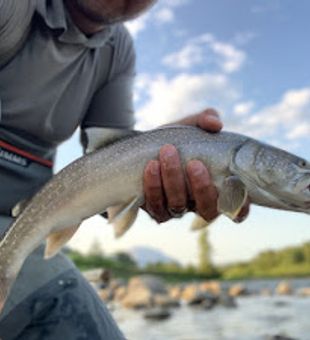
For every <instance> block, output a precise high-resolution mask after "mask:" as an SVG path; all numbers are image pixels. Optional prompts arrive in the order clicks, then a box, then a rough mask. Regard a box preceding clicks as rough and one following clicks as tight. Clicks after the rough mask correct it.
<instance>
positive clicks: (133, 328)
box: [113, 279, 310, 340]
mask: <svg viewBox="0 0 310 340" xmlns="http://www.w3.org/2000/svg"><path fill="white" fill-rule="evenodd" d="M244 283H245V284H246V286H247V287H248V288H249V289H250V290H251V291H260V290H261V289H264V288H269V289H272V290H274V288H275V287H276V285H277V283H278V281H277V280H259V281H255V280H251V281H245V282H244ZM291 284H292V286H293V288H294V289H298V288H300V287H310V279H299V280H298V279H297V280H291ZM236 302H237V308H225V307H221V306H217V307H215V308H214V309H211V310H201V309H199V308H197V307H189V306H186V305H182V306H181V307H180V308H176V309H172V316H171V318H170V319H167V320H165V321H157V322H156V321H148V320H145V319H144V318H143V312H142V311H141V312H139V311H132V310H126V309H123V308H115V309H114V311H113V315H114V318H115V319H116V321H117V323H118V325H119V327H120V328H121V330H122V331H123V332H124V334H125V336H126V338H128V339H130V340H166V339H167V340H222V339H223V340H226V339H227V340H259V339H262V340H263V339H271V338H270V337H271V336H275V335H283V336H287V337H291V338H293V339H300V340H310V297H299V296H297V295H291V296H277V295H272V296H260V295H258V294H253V295H250V296H244V297H239V298H237V299H236Z"/></svg>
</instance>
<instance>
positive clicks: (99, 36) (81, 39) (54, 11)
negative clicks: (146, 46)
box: [37, 0, 114, 48]
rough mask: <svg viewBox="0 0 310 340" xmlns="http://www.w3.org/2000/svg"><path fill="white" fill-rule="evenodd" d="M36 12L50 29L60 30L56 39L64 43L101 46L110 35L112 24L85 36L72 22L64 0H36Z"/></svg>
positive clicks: (112, 28)
mask: <svg viewBox="0 0 310 340" xmlns="http://www.w3.org/2000/svg"><path fill="white" fill-rule="evenodd" d="M37 12H38V13H39V14H40V15H41V17H42V18H43V19H44V21H45V23H46V25H47V26H48V27H49V28H51V29H55V30H56V29H57V30H62V33H61V34H60V35H59V37H58V39H59V40H60V41H62V42H64V43H69V44H77V45H84V46H86V47H89V48H96V47H102V46H103V45H105V43H106V42H107V40H108V39H109V38H110V37H111V35H112V33H113V31H114V26H108V27H106V28H105V29H104V30H102V31H100V32H98V33H95V34H93V35H92V36H91V37H87V36H86V35H85V34H84V33H82V32H81V31H80V30H79V29H78V28H77V27H76V25H75V24H74V23H73V21H72V19H71V17H70V15H69V13H68V12H67V10H66V8H65V5H64V0H37Z"/></svg>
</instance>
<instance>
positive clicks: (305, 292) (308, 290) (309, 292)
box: [297, 287, 310, 297]
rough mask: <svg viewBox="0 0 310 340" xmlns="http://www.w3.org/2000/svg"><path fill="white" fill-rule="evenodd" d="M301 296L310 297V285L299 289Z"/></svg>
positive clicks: (298, 292)
mask: <svg viewBox="0 0 310 340" xmlns="http://www.w3.org/2000/svg"><path fill="white" fill-rule="evenodd" d="M297 294H298V295H299V296H304V297H310V287H304V288H300V289H298V291H297Z"/></svg>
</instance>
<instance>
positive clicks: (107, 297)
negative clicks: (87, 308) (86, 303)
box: [98, 288, 113, 302]
mask: <svg viewBox="0 0 310 340" xmlns="http://www.w3.org/2000/svg"><path fill="white" fill-rule="evenodd" d="M98 294H99V296H100V298H101V300H103V301H104V302H109V301H111V300H112V299H113V292H112V290H111V289H110V288H103V289H99V290H98Z"/></svg>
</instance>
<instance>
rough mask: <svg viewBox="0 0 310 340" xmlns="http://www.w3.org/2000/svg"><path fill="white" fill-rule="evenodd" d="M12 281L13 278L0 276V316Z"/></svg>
mask: <svg viewBox="0 0 310 340" xmlns="http://www.w3.org/2000/svg"><path fill="white" fill-rule="evenodd" d="M14 281H15V278H9V277H5V276H0V314H1V313H2V310H3V308H4V305H5V302H6V300H7V298H8V296H9V293H10V291H11V288H12V286H13V283H14Z"/></svg>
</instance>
